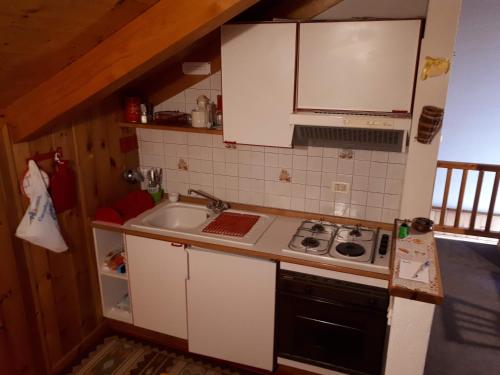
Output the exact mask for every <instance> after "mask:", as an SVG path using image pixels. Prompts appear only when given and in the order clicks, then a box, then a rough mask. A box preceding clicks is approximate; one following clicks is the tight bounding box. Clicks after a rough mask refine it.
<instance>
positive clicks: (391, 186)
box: [385, 178, 403, 194]
mask: <svg viewBox="0 0 500 375" xmlns="http://www.w3.org/2000/svg"><path fill="white" fill-rule="evenodd" d="M402 191H403V180H392V179H389V178H388V179H387V180H385V192H386V193H387V194H401V193H402Z"/></svg>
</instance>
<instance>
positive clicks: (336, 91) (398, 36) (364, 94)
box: [297, 20, 421, 113]
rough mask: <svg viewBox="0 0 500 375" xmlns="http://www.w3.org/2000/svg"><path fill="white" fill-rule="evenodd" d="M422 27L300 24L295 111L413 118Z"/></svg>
mask: <svg viewBox="0 0 500 375" xmlns="http://www.w3.org/2000/svg"><path fill="white" fill-rule="evenodd" d="M420 24H421V21H420V20H397V21H359V22H354V21H353V22H351V21H349V22H320V23H302V24H300V26H299V27H300V32H299V51H298V53H299V62H298V77H297V108H299V109H312V110H349V111H375V112H392V111H393V110H397V111H406V112H408V113H410V112H411V105H412V96H413V86H414V78H415V67H416V63H417V53H418V46H419V42H420Z"/></svg>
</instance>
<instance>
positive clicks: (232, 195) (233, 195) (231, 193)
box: [226, 189, 238, 202]
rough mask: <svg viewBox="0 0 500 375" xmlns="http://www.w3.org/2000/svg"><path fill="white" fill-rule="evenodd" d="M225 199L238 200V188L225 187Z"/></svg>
mask: <svg viewBox="0 0 500 375" xmlns="http://www.w3.org/2000/svg"><path fill="white" fill-rule="evenodd" d="M226 199H227V200H228V201H230V202H238V190H233V189H226Z"/></svg>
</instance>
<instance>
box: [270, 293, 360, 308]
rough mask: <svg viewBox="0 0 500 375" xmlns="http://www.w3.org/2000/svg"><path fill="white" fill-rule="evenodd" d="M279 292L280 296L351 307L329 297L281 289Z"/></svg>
mask: <svg viewBox="0 0 500 375" xmlns="http://www.w3.org/2000/svg"><path fill="white" fill-rule="evenodd" d="M279 294H280V295H282V296H286V297H294V298H299V299H303V300H306V301H314V302H319V303H326V304H328V305H331V306H336V307H352V306H350V305H347V304H344V303H342V302H338V301H334V300H331V299H325V298H320V297H311V296H307V295H303V294H297V293H289V292H283V291H280V292H279Z"/></svg>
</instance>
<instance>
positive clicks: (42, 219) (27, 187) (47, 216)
mask: <svg viewBox="0 0 500 375" xmlns="http://www.w3.org/2000/svg"><path fill="white" fill-rule="evenodd" d="M23 188H24V192H25V193H26V195H27V196H28V197H29V199H30V204H29V207H28V209H27V210H26V213H25V214H24V217H23V219H22V220H21V222H20V223H19V226H18V227H17V230H16V236H17V237H19V238H22V239H23V240H26V241H28V242H31V243H32V244H34V245H37V246H41V247H44V248H46V249H49V250H52V251H55V252H57V253H61V252H63V251H66V250H67V249H68V246H67V245H66V242H65V241H64V238H63V237H62V235H61V231H60V229H59V224H58V222H57V216H56V213H55V210H54V205H53V204H52V199H51V198H50V195H49V192H48V191H47V183H46V181H44V177H43V175H42V172H41V171H40V169H39V168H38V166H37V165H36V163H35V162H34V161H33V160H30V161H29V163H28V173H27V174H26V177H25V181H23Z"/></svg>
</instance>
